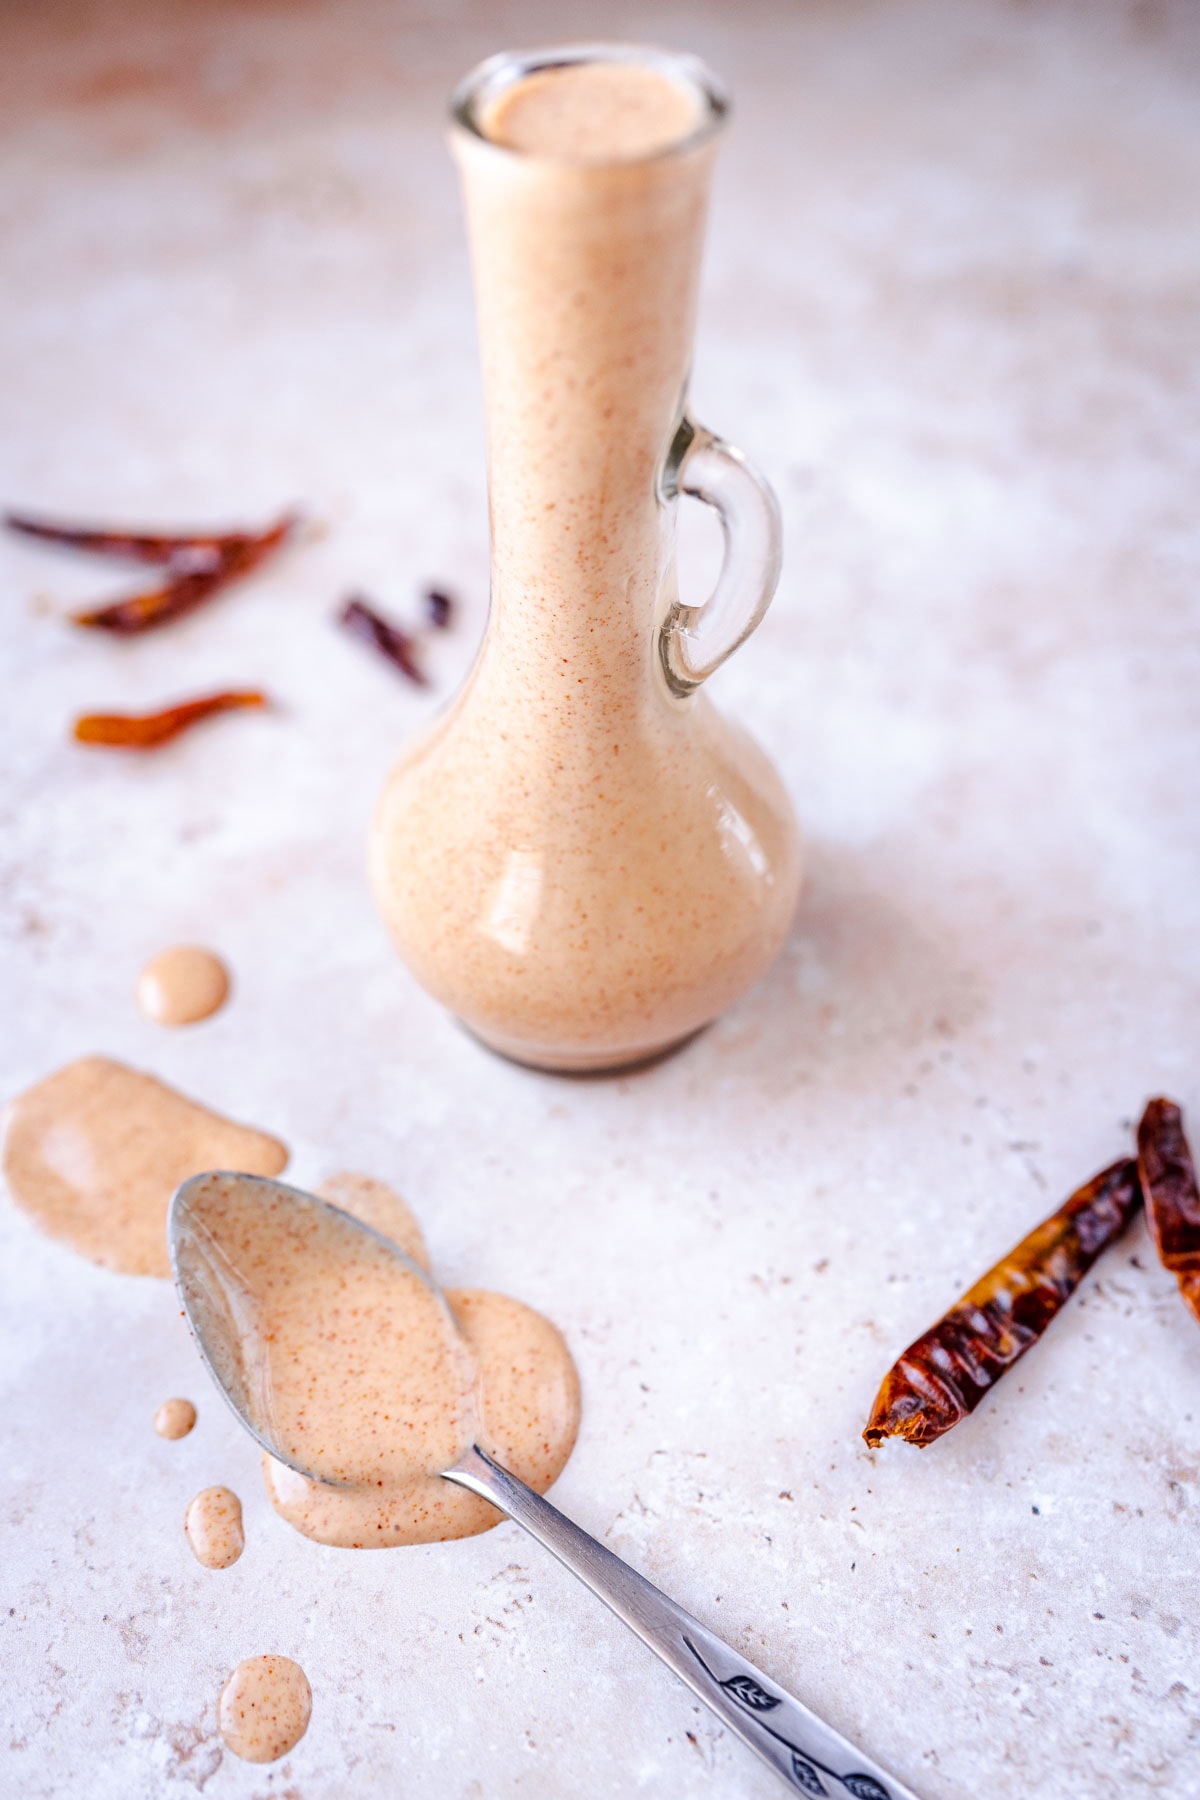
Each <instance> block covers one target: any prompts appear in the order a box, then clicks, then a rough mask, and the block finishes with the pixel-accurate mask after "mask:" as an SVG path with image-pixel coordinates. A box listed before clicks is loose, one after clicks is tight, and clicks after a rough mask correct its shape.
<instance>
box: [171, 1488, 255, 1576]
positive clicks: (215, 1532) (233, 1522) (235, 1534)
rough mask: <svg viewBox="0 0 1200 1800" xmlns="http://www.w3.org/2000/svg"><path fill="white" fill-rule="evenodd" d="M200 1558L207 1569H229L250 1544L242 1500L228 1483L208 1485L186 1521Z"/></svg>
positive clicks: (185, 1523)
mask: <svg viewBox="0 0 1200 1800" xmlns="http://www.w3.org/2000/svg"><path fill="white" fill-rule="evenodd" d="M183 1529H184V1530H185V1531H186V1532H187V1541H188V1543H189V1544H190V1545H191V1547H192V1554H193V1555H194V1556H195V1558H196V1561H197V1562H199V1563H203V1564H204V1567H205V1568H206V1569H228V1568H231V1567H232V1566H233V1564H234V1563H235V1562H236V1561H237V1559H238V1557H239V1556H240V1555H241V1554H242V1551H243V1550H244V1549H245V1548H246V1534H245V1532H244V1530H243V1529H242V1503H241V1501H240V1500H239V1499H238V1497H237V1495H236V1494H235V1493H234V1492H233V1491H232V1489H230V1488H227V1487H210V1488H204V1489H203V1490H202V1491H201V1492H200V1493H199V1494H197V1495H196V1498H195V1499H194V1500H193V1501H192V1504H191V1505H190V1506H189V1507H188V1509H187V1513H186V1516H185V1517H184V1521H183Z"/></svg>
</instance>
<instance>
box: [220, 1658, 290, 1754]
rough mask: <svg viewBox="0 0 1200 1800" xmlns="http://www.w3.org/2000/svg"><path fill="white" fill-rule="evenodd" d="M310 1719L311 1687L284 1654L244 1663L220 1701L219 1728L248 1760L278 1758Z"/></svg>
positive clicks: (226, 1687) (238, 1667)
mask: <svg viewBox="0 0 1200 1800" xmlns="http://www.w3.org/2000/svg"><path fill="white" fill-rule="evenodd" d="M311 1717H312V1689H311V1688H310V1687H309V1685H308V1677H307V1675H305V1673H304V1670H303V1669H302V1668H301V1667H300V1665H299V1663H294V1662H290V1661H289V1660H288V1658H287V1657H286V1656H250V1657H247V1659H246V1661H245V1662H240V1663H239V1664H238V1666H237V1668H236V1669H235V1670H234V1671H233V1674H232V1675H231V1676H230V1677H229V1680H228V1681H227V1682H226V1683H225V1686H224V1687H223V1688H222V1689H221V1697H220V1699H219V1700H218V1702H217V1728H218V1730H219V1731H220V1733H221V1736H222V1737H223V1738H224V1740H225V1742H226V1744H227V1745H228V1746H229V1748H230V1749H231V1750H232V1751H233V1754H234V1755H235V1756H240V1757H241V1758H242V1759H243V1761H245V1762H256V1763H265V1762H277V1761H278V1760H279V1758H280V1757H281V1756H286V1755H287V1753H288V1751H289V1750H294V1749H295V1747H296V1745H297V1744H298V1743H299V1742H300V1739H301V1738H302V1737H303V1736H304V1734H305V1732H306V1731H307V1730H308V1721H309V1719H310V1718H311Z"/></svg>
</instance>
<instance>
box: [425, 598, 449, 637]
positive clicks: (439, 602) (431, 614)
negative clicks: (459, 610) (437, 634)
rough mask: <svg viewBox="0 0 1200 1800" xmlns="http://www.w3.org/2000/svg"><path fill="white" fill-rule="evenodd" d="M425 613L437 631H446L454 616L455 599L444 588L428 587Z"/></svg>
mask: <svg viewBox="0 0 1200 1800" xmlns="http://www.w3.org/2000/svg"><path fill="white" fill-rule="evenodd" d="M425 615H426V617H427V618H428V620H429V623H430V624H431V625H432V626H433V628H434V630H435V631H445V629H446V627H447V626H448V625H449V623H450V621H451V619H452V618H453V617H454V600H453V597H452V596H451V595H450V594H447V593H446V592H445V591H444V590H443V589H442V588H426V590H425Z"/></svg>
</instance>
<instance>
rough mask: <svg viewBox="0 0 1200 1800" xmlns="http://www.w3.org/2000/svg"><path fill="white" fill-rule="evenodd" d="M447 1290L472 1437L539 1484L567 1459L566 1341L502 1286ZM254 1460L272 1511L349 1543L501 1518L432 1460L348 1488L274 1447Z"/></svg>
mask: <svg viewBox="0 0 1200 1800" xmlns="http://www.w3.org/2000/svg"><path fill="white" fill-rule="evenodd" d="M446 1299H447V1300H448V1301H449V1303H450V1306H451V1309H452V1310H453V1313H454V1316H455V1319H456V1320H457V1322H458V1325H459V1328H460V1330H461V1331H462V1334H463V1337H464V1338H465V1339H466V1342H467V1343H468V1345H469V1346H470V1348H471V1352H472V1354H473V1356H474V1358H475V1363H476V1367H477V1370H478V1376H479V1413H480V1416H479V1421H478V1426H477V1430H476V1434H475V1441H476V1442H477V1443H478V1444H479V1446H480V1448H481V1449H482V1450H486V1451H487V1452H488V1454H489V1455H490V1456H494V1457H495V1458H496V1460H497V1462H500V1463H502V1464H503V1465H504V1467H505V1468H506V1469H510V1470H511V1471H512V1473H513V1474H514V1475H518V1476H520V1478H521V1480H522V1481H527V1482H528V1483H529V1485H530V1487H532V1488H535V1489H536V1490H537V1492H538V1493H539V1494H544V1493H545V1492H546V1490H547V1488H549V1487H551V1486H552V1485H553V1483H554V1482H555V1481H557V1479H558V1477H559V1476H560V1475H561V1473H562V1471H563V1469H564V1468H565V1467H566V1463H567V1458H568V1457H569V1456H570V1454H571V1451H572V1449H573V1448H574V1445H575V1438H576V1435H577V1433H578V1431H579V1377H578V1375H577V1374H576V1372H575V1365H574V1363H573V1362H572V1360H571V1353H570V1351H569V1350H568V1349H567V1346H566V1344H565V1343H564V1341H563V1339H562V1336H561V1335H560V1333H559V1332H558V1331H557V1330H556V1329H555V1328H554V1326H553V1325H552V1324H551V1323H550V1321H549V1320H548V1319H545V1318H543V1317H542V1315H541V1314H540V1313H536V1312H534V1311H533V1310H532V1308H530V1307H528V1306H523V1305H522V1304H521V1302H520V1301H519V1300H510V1299H509V1298H508V1296H507V1295H506V1294H491V1293H487V1292H485V1291H484V1290H482V1289H480V1288H452V1289H451V1290H450V1291H449V1293H447V1295H446ZM463 1448H464V1449H465V1448H466V1445H465V1444H464V1446H463ZM262 1460H263V1479H264V1481H265V1482H266V1487H267V1493H268V1495H269V1497H270V1500H271V1504H272V1506H274V1508H275V1510H276V1512H278V1513H280V1514H282V1516H283V1517H284V1518H285V1519H286V1520H287V1522H288V1524H289V1525H294V1526H295V1528H296V1530H297V1531H302V1532H303V1533H304V1535H305V1537H310V1538H315V1539H316V1540H317V1542H318V1543H322V1544H339V1545H341V1546H342V1547H343V1548H344V1549H350V1550H371V1549H383V1548H387V1547H388V1546H390V1545H393V1544H431V1543H441V1542H443V1541H444V1540H446V1539H448V1538H460V1537H473V1536H475V1534H476V1533H477V1532H480V1531H489V1530H490V1529H491V1527H492V1526H493V1525H498V1524H499V1523H500V1514H499V1513H498V1512H497V1511H496V1509H495V1507H494V1506H491V1505H489V1503H488V1502H487V1501H486V1500H481V1499H480V1498H479V1496H478V1495H477V1494H471V1493H468V1492H467V1490H466V1489H465V1488H460V1487H454V1486H453V1485H452V1484H451V1483H450V1482H448V1481H441V1480H439V1479H438V1477H437V1471H436V1470H432V1469H431V1470H427V1471H425V1472H423V1473H422V1474H421V1475H420V1476H419V1477H418V1478H416V1479H412V1480H409V1481H406V1482H402V1483H393V1484H390V1485H388V1486H386V1487H377V1488H375V1489H371V1488H370V1487H359V1488H350V1489H347V1488H334V1487H328V1486H326V1485H325V1484H324V1483H322V1482H319V1481H309V1480H307V1479H306V1477H305V1476H303V1475H298V1474H297V1473H296V1471H295V1470H294V1469H289V1468H288V1467H287V1465H286V1464H285V1463H281V1462H277V1461H276V1459H275V1458H274V1457H273V1456H268V1455H265V1454H264V1456H263V1459H262ZM446 1466H448V1465H446Z"/></svg>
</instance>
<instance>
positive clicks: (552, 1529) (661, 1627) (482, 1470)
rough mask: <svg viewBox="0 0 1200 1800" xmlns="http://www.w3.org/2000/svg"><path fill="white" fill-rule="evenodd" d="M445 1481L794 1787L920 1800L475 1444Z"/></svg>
mask: <svg viewBox="0 0 1200 1800" xmlns="http://www.w3.org/2000/svg"><path fill="white" fill-rule="evenodd" d="M445 1478H446V1480H447V1481H453V1482H455V1483H457V1485H458V1486H460V1487H465V1488H470V1490H471V1491H472V1492H473V1493H476V1494H482V1495H483V1497H484V1499H485V1500H490V1501H491V1502H492V1504H493V1506H497V1507H499V1509H500V1511H501V1512H502V1513H505V1514H506V1515H507V1516H508V1517H509V1518H510V1519H512V1520H513V1521H514V1522H515V1523H516V1524H518V1525H523V1526H524V1528H525V1530H526V1531H528V1532H529V1533H530V1535H531V1536H533V1537H535V1538H536V1539H537V1540H538V1542H539V1543H540V1544H542V1545H544V1546H545V1548H546V1549H547V1550H549V1551H550V1552H551V1553H552V1555H554V1556H557V1558H558V1560H559V1561H560V1562H562V1563H565V1564H566V1566H567V1568H568V1569H570V1570H571V1572H572V1574H573V1575H577V1576H578V1577H579V1579H580V1581H582V1582H584V1583H585V1585H586V1586H587V1587H590V1588H591V1590H592V1592H593V1593H594V1594H597V1595H599V1597H600V1599H601V1600H603V1601H604V1603H605V1605H606V1606H609V1607H611V1609H612V1611H613V1612H615V1613H616V1614H617V1617H618V1618H621V1619H624V1621H625V1623H626V1624H627V1625H628V1626H629V1627H630V1628H631V1629H632V1630H633V1631H635V1632H636V1633H637V1635H638V1636H639V1637H640V1638H641V1640H642V1642H643V1643H644V1644H647V1645H649V1647H650V1649H651V1650H653V1651H654V1652H655V1654H656V1655H657V1656H660V1657H661V1658H662V1660H663V1662H665V1663H666V1664H667V1666H668V1667H669V1668H671V1669H673V1670H674V1671H675V1673H676V1675H678V1676H679V1677H680V1678H681V1679H682V1680H683V1681H686V1682H687V1684H688V1686H689V1687H690V1688H691V1689H692V1691H693V1693H695V1694H696V1695H698V1697H699V1698H700V1699H701V1700H703V1702H704V1704H705V1705H706V1706H708V1707H710V1708H711V1709H712V1711H713V1712H714V1713H716V1715H717V1717H718V1718H719V1719H721V1720H722V1722H723V1723H724V1724H725V1725H727V1726H728V1727H729V1729H730V1730H731V1731H733V1732H736V1733H737V1735H738V1737H740V1738H741V1739H742V1740H743V1742H744V1743H746V1744H748V1745H749V1747H750V1748H751V1749H752V1750H754V1751H755V1752H756V1753H757V1754H758V1755H759V1756H760V1757H761V1758H762V1759H763V1761H764V1762H765V1763H767V1764H769V1765H770V1767H771V1768H772V1769H774V1770H775V1772H776V1774H777V1775H780V1776H782V1778H783V1779H784V1781H786V1782H787V1783H788V1785H789V1786H790V1787H791V1788H792V1789H793V1791H795V1792H797V1793H802V1794H812V1795H822V1794H826V1795H829V1796H831V1797H832V1800H837V1797H838V1796H840V1795H843V1794H849V1795H851V1796H852V1797H853V1800H917V1796H916V1795H915V1794H914V1793H913V1791H912V1789H911V1788H907V1787H905V1786H904V1785H903V1783H901V1782H899V1781H897V1780H896V1779H895V1777H894V1776H892V1775H888V1774H887V1773H886V1772H885V1771H884V1770H883V1769H882V1768H880V1766H879V1764H878V1763H876V1762H874V1761H872V1759H871V1758H870V1757H867V1756H864V1754H863V1753H862V1751H861V1750H858V1749H856V1748H855V1746H854V1745H853V1744H851V1743H850V1742H848V1740H847V1739H846V1738H844V1737H842V1736H841V1734H840V1733H839V1732H836V1731H834V1730H833V1728H832V1727H831V1726H829V1725H826V1724H825V1723H824V1721H823V1720H821V1719H819V1718H818V1717H817V1715H816V1714H815V1713H812V1712H810V1711H809V1709H808V1708H807V1707H806V1706H802V1705H801V1704H800V1702H799V1701H798V1700H795V1699H793V1698H792V1696H791V1695H790V1694H788V1693H786V1692H785V1691H784V1689H782V1688H780V1687H779V1686H778V1685H777V1684H776V1683H774V1682H772V1681H770V1680H769V1679H768V1677H767V1676H765V1675H764V1674H763V1673H762V1671H761V1670H760V1669H757V1668H755V1666H754V1664H753V1663H751V1662H747V1660H746V1658H745V1657H744V1656H740V1655H739V1654H738V1652H737V1651H736V1650H733V1649H731V1648H730V1646H729V1645H728V1644H726V1643H725V1642H724V1641H723V1640H722V1639H721V1638H719V1637H717V1636H716V1635H715V1634H714V1633H713V1632H711V1631H709V1630H708V1629H707V1627H705V1626H703V1625H701V1624H700V1622H699V1620H698V1619H694V1618H693V1617H692V1615H691V1614H690V1613H688V1612H685V1611H684V1609H683V1607H682V1606H677V1605H676V1603H675V1601H674V1600H670V1599H668V1597H667V1596H666V1594H664V1593H662V1592H660V1590H659V1589H658V1588H656V1587H655V1586H654V1585H653V1583H652V1582H649V1581H647V1580H646V1578H645V1576H643V1575H639V1574H638V1573H637V1571H636V1570H634V1569H631V1568H630V1567H629V1565H628V1563H624V1562H622V1561H621V1558H620V1557H619V1556H614V1554H613V1552H612V1551H611V1550H607V1549H606V1548H605V1547H604V1545H603V1544H600V1543H598V1542H597V1541H596V1539H595V1538H593V1537H589V1536H588V1534H587V1532H586V1531H582V1530H581V1529H580V1527H579V1526H578V1525H575V1524H572V1522H571V1520H570V1519H568V1518H566V1517H564V1515H563V1514H562V1513H560V1512H559V1511H558V1510H557V1508H556V1507H553V1506H551V1505H550V1502H549V1501H548V1500H543V1499H542V1497H541V1495H540V1494H535V1493H534V1491H533V1489H532V1488H529V1487H526V1485H525V1483H524V1482H523V1481H519V1480H518V1479H517V1477H516V1476H515V1475H510V1474H509V1473H508V1471H507V1470H506V1469H503V1468H501V1467H500V1465H499V1463H495V1462H493V1461H492V1459H491V1457H490V1456H487V1455H486V1454H485V1453H484V1452H483V1451H482V1450H480V1449H479V1448H478V1446H476V1447H475V1448H474V1449H471V1450H468V1451H467V1453H466V1455H465V1456H463V1457H462V1458H461V1459H460V1460H459V1462H457V1463H456V1464H455V1466H454V1468H452V1469H447V1470H446V1476H445Z"/></svg>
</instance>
